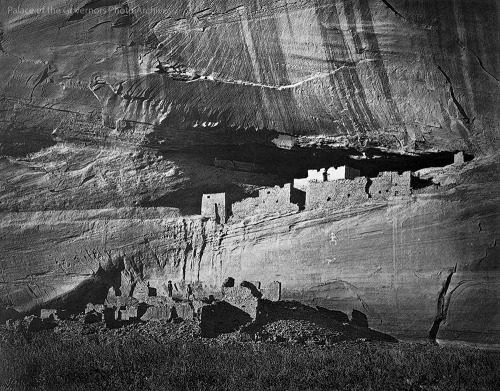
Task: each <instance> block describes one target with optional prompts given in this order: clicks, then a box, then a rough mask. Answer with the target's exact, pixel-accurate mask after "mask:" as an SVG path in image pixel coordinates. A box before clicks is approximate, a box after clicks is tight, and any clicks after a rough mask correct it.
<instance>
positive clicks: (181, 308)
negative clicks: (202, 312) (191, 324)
mask: <svg viewBox="0 0 500 391" xmlns="http://www.w3.org/2000/svg"><path fill="white" fill-rule="evenodd" d="M174 308H175V314H176V315H177V316H176V317H177V318H182V319H184V320H193V319H194V310H193V307H192V306H191V304H190V303H175V307H174ZM172 312H173V311H172ZM172 317H173V318H175V317H174V316H172Z"/></svg>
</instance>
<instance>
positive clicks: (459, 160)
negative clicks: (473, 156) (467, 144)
mask: <svg viewBox="0 0 500 391" xmlns="http://www.w3.org/2000/svg"><path fill="white" fill-rule="evenodd" d="M464 162H465V156H464V153H463V151H459V152H457V153H455V155H454V156H453V164H463V163H464Z"/></svg>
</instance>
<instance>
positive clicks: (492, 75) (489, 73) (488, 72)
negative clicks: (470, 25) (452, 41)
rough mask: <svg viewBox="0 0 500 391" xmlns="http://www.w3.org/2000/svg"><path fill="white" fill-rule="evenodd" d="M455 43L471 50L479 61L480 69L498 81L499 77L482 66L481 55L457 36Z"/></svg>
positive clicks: (499, 81) (499, 80)
mask: <svg viewBox="0 0 500 391" xmlns="http://www.w3.org/2000/svg"><path fill="white" fill-rule="evenodd" d="M457 43H458V46H460V47H461V48H462V49H464V50H467V51H469V52H471V53H472V54H473V56H474V57H476V60H477V62H478V63H479V66H480V67H481V69H482V70H483V71H485V72H486V73H487V74H488V75H489V76H490V77H492V78H493V79H495V81H497V82H498V83H500V79H499V78H498V77H496V76H495V75H494V74H493V73H491V72H490V71H488V70H487V69H486V67H485V66H484V63H483V60H482V59H481V57H479V55H478V54H477V53H476V52H475V51H474V50H472V49H471V48H470V47H468V46H467V45H466V44H464V43H463V42H462V41H461V40H460V39H459V38H458V37H457Z"/></svg>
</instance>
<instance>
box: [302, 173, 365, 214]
mask: <svg viewBox="0 0 500 391" xmlns="http://www.w3.org/2000/svg"><path fill="white" fill-rule="evenodd" d="M366 182H367V181H366V178H364V177H362V178H355V179H353V180H349V179H339V180H334V181H330V182H310V183H309V189H308V190H307V192H306V209H308V210H311V209H317V208H344V207H346V206H348V205H353V204H361V203H363V202H365V201H367V199H368V194H366V190H365V188H366Z"/></svg>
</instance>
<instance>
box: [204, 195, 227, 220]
mask: <svg viewBox="0 0 500 391" xmlns="http://www.w3.org/2000/svg"><path fill="white" fill-rule="evenodd" d="M201 215H202V216H203V217H208V218H209V219H213V220H215V221H216V222H219V223H225V222H226V220H227V203H226V193H215V194H203V198H202V200H201Z"/></svg>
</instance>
